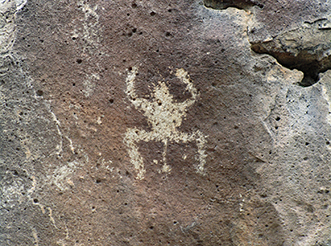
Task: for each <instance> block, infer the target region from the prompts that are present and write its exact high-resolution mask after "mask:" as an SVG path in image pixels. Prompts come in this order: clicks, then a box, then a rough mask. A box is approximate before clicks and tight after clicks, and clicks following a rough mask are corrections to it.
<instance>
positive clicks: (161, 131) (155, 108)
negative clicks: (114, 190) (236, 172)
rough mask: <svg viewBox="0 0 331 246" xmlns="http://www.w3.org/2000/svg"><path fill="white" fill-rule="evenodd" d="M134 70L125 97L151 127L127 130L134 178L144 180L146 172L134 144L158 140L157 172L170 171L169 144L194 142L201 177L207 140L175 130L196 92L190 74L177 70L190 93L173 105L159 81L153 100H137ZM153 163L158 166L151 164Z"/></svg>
mask: <svg viewBox="0 0 331 246" xmlns="http://www.w3.org/2000/svg"><path fill="white" fill-rule="evenodd" d="M137 71H138V69H137V67H133V68H132V70H131V71H129V73H128V76H127V78H126V85H127V89H126V94H127V95H128V98H129V100H130V102H131V103H132V104H133V105H134V107H135V108H136V109H138V110H139V111H142V112H143V115H144V116H146V117H147V120H148V122H149V124H150V126H151V128H152V130H151V131H150V132H147V131H145V130H141V129H137V128H129V129H127V131H126V134H125V138H124V143H125V144H126V146H127V147H128V152H129V156H130V158H131V163H132V164H133V165H134V167H135V169H136V170H137V179H143V178H144V174H145V173H146V170H145V166H144V159H143V157H142V156H141V155H140V153H139V149H138V147H137V143H138V142H140V141H144V142H150V141H159V142H162V143H163V153H162V163H163V166H162V168H161V169H160V170H159V171H160V172H170V171H171V167H170V166H169V165H168V164H167V160H166V154H167V145H168V142H176V143H179V142H183V143H188V142H193V141H195V142H196V145H197V148H198V157H197V161H198V165H196V166H195V168H196V171H197V173H200V174H204V165H205V163H206V160H205V159H206V154H205V147H204V146H205V143H206V137H205V136H204V135H203V134H202V133H201V132H200V131H199V130H197V131H195V132H193V133H191V134H188V133H184V132H180V131H178V130H177V128H178V127H179V126H180V125H181V124H182V120H183V117H185V116H186V111H187V108H188V107H190V106H192V105H193V104H194V103H195V101H196V99H197V97H198V92H197V90H196V88H195V87H194V86H193V84H192V83H191V82H190V79H189V75H188V74H187V72H186V71H184V69H177V71H176V76H177V78H178V79H180V80H181V82H182V83H184V84H186V90H187V91H188V92H190V93H191V98H190V99H187V100H185V101H184V102H176V101H175V100H174V99H173V96H172V95H171V94H170V93H169V89H168V87H167V85H166V84H165V83H164V82H158V84H157V85H155V86H154V92H153V94H152V95H151V96H152V98H153V99H152V100H151V101H150V100H147V99H144V98H139V97H138V96H137V94H136V92H135V88H134V87H135V78H136V74H137ZM154 163H157V162H155V161H154Z"/></svg>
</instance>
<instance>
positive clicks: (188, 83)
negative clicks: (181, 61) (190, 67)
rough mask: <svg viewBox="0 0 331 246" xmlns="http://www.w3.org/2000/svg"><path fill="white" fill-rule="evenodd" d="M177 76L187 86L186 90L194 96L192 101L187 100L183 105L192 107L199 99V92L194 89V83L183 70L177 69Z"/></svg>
mask: <svg viewBox="0 0 331 246" xmlns="http://www.w3.org/2000/svg"><path fill="white" fill-rule="evenodd" d="M176 76H177V78H179V79H180V80H181V81H182V82H183V83H184V84H186V90H187V91H189V92H190V93H191V95H192V98H191V99H188V100H186V101H185V102H184V103H183V104H185V106H187V107H188V106H191V105H192V104H193V103H194V102H195V101H196V99H197V97H198V95H199V94H198V91H197V89H196V88H195V87H194V85H193V84H192V82H191V81H190V77H189V75H188V73H187V72H186V71H185V70H184V69H183V68H180V69H177V71H176Z"/></svg>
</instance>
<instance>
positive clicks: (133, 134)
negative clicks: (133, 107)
mask: <svg viewBox="0 0 331 246" xmlns="http://www.w3.org/2000/svg"><path fill="white" fill-rule="evenodd" d="M152 140H154V137H153V135H152V132H146V131H144V130H139V129H136V128H129V129H128V130H127V131H126V133H125V138H124V143H125V144H126V146H127V147H128V148H129V149H128V152H129V156H130V159H131V163H132V164H133V165H134V167H135V169H136V170H137V172H138V174H137V179H143V178H144V174H145V173H146V170H145V166H144V159H143V158H142V156H141V155H140V153H139V150H138V147H137V145H136V143H138V142H140V141H145V142H149V141H152Z"/></svg>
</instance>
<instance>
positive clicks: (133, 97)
mask: <svg viewBox="0 0 331 246" xmlns="http://www.w3.org/2000/svg"><path fill="white" fill-rule="evenodd" d="M137 72H138V68H137V67H133V68H132V70H131V71H129V72H128V76H127V78H126V81H125V82H126V94H127V95H128V97H129V100H130V102H131V103H132V104H133V105H134V106H135V108H140V107H141V106H142V104H144V103H147V100H146V99H144V98H138V96H137V94H136V91H135V89H134V84H135V81H134V80H135V79H136V74H137Z"/></svg>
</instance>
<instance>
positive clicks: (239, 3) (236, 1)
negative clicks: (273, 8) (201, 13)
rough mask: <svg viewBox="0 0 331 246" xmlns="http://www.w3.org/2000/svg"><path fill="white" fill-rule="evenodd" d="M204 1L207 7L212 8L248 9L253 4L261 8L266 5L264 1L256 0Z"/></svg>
mask: <svg viewBox="0 0 331 246" xmlns="http://www.w3.org/2000/svg"><path fill="white" fill-rule="evenodd" d="M203 2H204V5H205V6H206V7H207V8H212V9H226V8H229V7H234V8H238V9H248V8H251V7H253V6H258V7H259V8H263V7H264V5H263V4H262V3H260V2H259V1H255V0H204V1H203Z"/></svg>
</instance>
